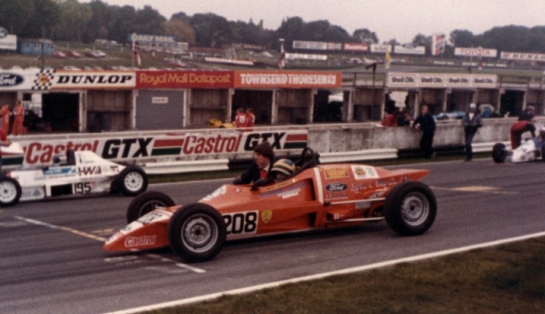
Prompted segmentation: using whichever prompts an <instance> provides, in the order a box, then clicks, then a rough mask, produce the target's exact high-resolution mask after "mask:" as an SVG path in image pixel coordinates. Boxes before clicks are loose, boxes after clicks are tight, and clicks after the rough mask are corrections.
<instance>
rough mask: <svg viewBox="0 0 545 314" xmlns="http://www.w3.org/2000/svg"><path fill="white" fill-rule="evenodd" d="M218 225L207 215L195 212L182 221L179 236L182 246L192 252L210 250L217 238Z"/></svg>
mask: <svg viewBox="0 0 545 314" xmlns="http://www.w3.org/2000/svg"><path fill="white" fill-rule="evenodd" d="M218 234H219V230H218V226H217V224H216V223H215V221H214V220H213V219H212V218H211V217H210V216H208V215H203V214H196V215H193V216H190V217H189V218H188V219H186V221H185V222H184V224H183V226H182V230H181V237H182V242H183V243H184V246H185V247H186V248H187V249H189V250H190V251H192V252H194V253H204V252H207V251H208V250H210V249H211V248H212V247H213V246H214V245H215V244H216V242H217V240H218Z"/></svg>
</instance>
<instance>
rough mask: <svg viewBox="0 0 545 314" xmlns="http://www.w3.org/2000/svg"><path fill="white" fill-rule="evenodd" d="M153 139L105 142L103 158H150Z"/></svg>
mask: <svg viewBox="0 0 545 314" xmlns="http://www.w3.org/2000/svg"><path fill="white" fill-rule="evenodd" d="M152 140H153V137H147V138H125V139H110V140H107V141H106V142H104V148H103V149H102V154H101V156H102V158H106V159H112V158H129V157H130V158H138V157H148V156H149V153H148V145H149V144H150V143H151V141H152Z"/></svg>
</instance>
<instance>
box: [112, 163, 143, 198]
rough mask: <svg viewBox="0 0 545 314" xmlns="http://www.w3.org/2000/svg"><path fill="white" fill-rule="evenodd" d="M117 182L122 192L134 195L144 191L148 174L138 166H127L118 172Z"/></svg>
mask: <svg viewBox="0 0 545 314" xmlns="http://www.w3.org/2000/svg"><path fill="white" fill-rule="evenodd" d="M117 183H118V186H119V189H120V190H121V192H122V193H123V194H125V195H127V196H134V195H138V194H140V193H142V192H144V191H145V190H146V189H147V188H148V176H147V175H146V173H145V172H144V170H142V169H141V168H139V167H136V166H127V168H125V169H123V171H121V173H120V174H119V177H118V181H117Z"/></svg>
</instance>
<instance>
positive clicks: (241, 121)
mask: <svg viewBox="0 0 545 314" xmlns="http://www.w3.org/2000/svg"><path fill="white" fill-rule="evenodd" d="M235 126H236V127H237V129H243V128H245V127H246V113H244V110H242V108H238V109H237V114H236V115H235Z"/></svg>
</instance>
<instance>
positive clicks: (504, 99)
mask: <svg viewBox="0 0 545 314" xmlns="http://www.w3.org/2000/svg"><path fill="white" fill-rule="evenodd" d="M523 102H524V92H523V91H505V93H504V94H503V95H501V108H500V112H501V113H502V115H505V114H506V113H509V116H511V117H513V116H515V117H516V116H519V115H520V114H521V112H522V104H523Z"/></svg>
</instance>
